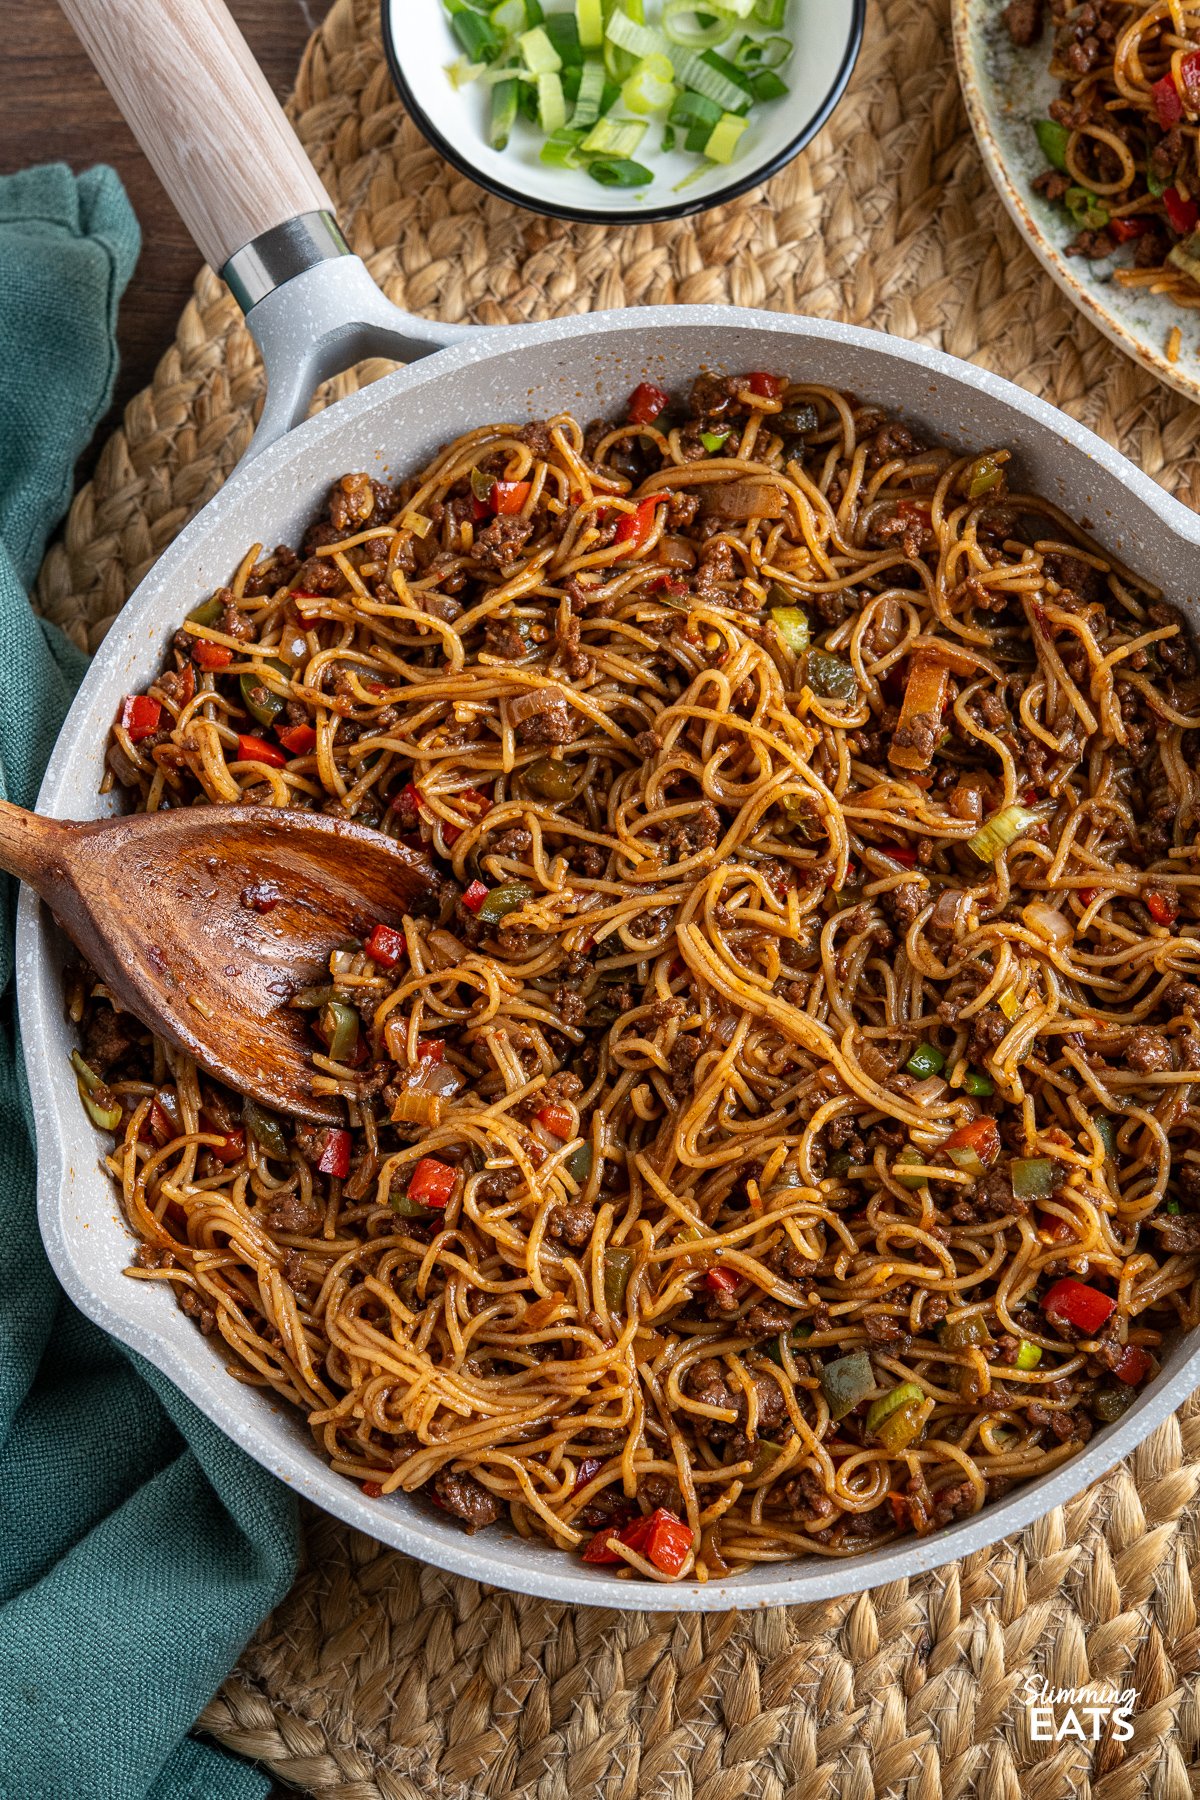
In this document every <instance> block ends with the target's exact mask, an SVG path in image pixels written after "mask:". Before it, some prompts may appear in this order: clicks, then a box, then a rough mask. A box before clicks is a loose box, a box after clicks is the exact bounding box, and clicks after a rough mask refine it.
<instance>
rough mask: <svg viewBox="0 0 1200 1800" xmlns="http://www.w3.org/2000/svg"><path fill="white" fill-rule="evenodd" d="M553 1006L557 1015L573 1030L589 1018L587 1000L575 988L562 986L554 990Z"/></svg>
mask: <svg viewBox="0 0 1200 1800" xmlns="http://www.w3.org/2000/svg"><path fill="white" fill-rule="evenodd" d="M552 1004H553V1007H554V1013H555V1017H556V1018H557V1019H559V1020H561V1022H562V1023H563V1024H564V1025H565V1026H566V1027H567V1028H568V1030H571V1031H573V1030H574V1029H575V1028H576V1026H579V1025H582V1024H583V1021H584V1020H585V1019H586V1018H587V1001H586V1000H585V999H584V998H583V996H582V994H579V993H576V991H575V989H574V988H570V987H566V986H560V987H556V988H555V990H554V998H553V1002H552Z"/></svg>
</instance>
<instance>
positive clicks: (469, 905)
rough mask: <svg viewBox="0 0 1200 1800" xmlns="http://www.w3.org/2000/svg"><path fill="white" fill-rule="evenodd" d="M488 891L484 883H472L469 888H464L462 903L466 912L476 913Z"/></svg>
mask: <svg viewBox="0 0 1200 1800" xmlns="http://www.w3.org/2000/svg"><path fill="white" fill-rule="evenodd" d="M490 891H491V890H490V889H489V888H488V886H487V884H486V882H483V881H473V882H472V883H471V885H470V887H468V888H464V889H463V897H462V903H463V905H464V906H465V907H466V909H467V911H468V912H473V913H477V912H478V911H479V909H480V907H481V906H482V905H483V903H484V901H485V900H486V899H487V897H488V894H489V892H490Z"/></svg>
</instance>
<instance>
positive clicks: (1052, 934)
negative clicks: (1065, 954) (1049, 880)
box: [1021, 900, 1075, 950]
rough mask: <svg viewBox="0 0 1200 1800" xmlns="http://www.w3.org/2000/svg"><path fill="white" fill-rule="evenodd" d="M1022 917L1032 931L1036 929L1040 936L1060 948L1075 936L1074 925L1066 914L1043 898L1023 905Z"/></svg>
mask: <svg viewBox="0 0 1200 1800" xmlns="http://www.w3.org/2000/svg"><path fill="white" fill-rule="evenodd" d="M1021 917H1022V918H1023V919H1024V921H1025V923H1026V924H1027V925H1028V927H1029V929H1030V931H1036V932H1037V934H1038V936H1039V937H1044V938H1046V939H1047V940H1048V942H1050V943H1051V944H1054V945H1056V946H1057V947H1058V949H1060V950H1061V949H1063V948H1064V947H1065V946H1066V945H1067V944H1069V943H1070V942H1071V940H1072V939H1073V938H1074V936H1075V931H1074V927H1073V926H1072V924H1071V921H1070V920H1069V919H1068V918H1067V917H1066V915H1065V914H1064V913H1060V912H1059V910H1058V908H1057V907H1054V906H1047V905H1046V904H1045V902H1044V901H1042V900H1031V901H1030V903H1029V905H1028V906H1023V907H1022V908H1021Z"/></svg>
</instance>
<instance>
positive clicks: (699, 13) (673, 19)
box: [662, 0, 734, 50]
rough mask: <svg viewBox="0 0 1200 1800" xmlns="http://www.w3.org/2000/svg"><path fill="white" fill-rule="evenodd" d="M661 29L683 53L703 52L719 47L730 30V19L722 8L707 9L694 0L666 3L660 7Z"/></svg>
mask: <svg viewBox="0 0 1200 1800" xmlns="http://www.w3.org/2000/svg"><path fill="white" fill-rule="evenodd" d="M662 23H663V30H664V31H665V32H666V34H667V36H668V37H669V38H670V40H671V42H672V43H673V44H681V45H682V46H683V48H684V49H685V50H707V49H709V48H710V47H711V46H712V45H713V44H723V43H724V42H725V39H726V38H727V37H728V36H729V34H730V32H731V31H732V30H733V29H734V21H733V18H732V16H731V15H730V14H729V13H728V12H727V11H725V10H724V8H722V9H721V10H720V11H718V10H717V9H716V8H712V9H710V8H709V7H707V6H703V5H698V4H697V0H666V5H665V6H664V7H663V21H662Z"/></svg>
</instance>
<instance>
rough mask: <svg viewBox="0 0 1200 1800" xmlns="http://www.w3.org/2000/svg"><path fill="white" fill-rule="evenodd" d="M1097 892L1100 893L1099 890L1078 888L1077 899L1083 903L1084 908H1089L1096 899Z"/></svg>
mask: <svg viewBox="0 0 1200 1800" xmlns="http://www.w3.org/2000/svg"><path fill="white" fill-rule="evenodd" d="M1099 892H1100V890H1099V888H1080V890H1079V898H1080V900H1081V901H1082V902H1083V904H1084V906H1090V905H1091V904H1092V901H1093V900H1094V899H1095V898H1096V895H1097V894H1098V893H1099Z"/></svg>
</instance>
